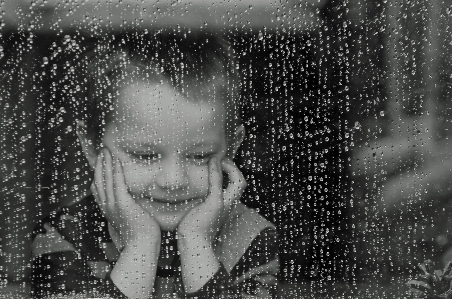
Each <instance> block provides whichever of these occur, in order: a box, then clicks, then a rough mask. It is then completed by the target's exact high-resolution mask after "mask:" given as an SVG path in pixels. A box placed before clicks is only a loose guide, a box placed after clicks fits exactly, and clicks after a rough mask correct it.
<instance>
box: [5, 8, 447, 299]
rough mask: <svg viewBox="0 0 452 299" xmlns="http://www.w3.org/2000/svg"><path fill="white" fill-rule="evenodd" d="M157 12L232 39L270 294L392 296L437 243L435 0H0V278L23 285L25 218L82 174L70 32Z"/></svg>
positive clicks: (75, 37)
mask: <svg viewBox="0 0 452 299" xmlns="http://www.w3.org/2000/svg"><path fill="white" fill-rule="evenodd" d="M163 26H171V27H174V28H177V26H184V27H190V28H192V30H212V31H215V32H217V33H218V34H222V35H224V36H226V37H227V38H229V39H230V40H231V42H232V46H233V47H234V49H235V52H236V54H237V58H238V61H239V70H240V72H241V74H242V77H243V80H242V82H243V84H242V94H243V96H244V97H245V98H246V99H247V104H246V107H245V111H244V113H243V119H244V121H245V126H246V128H247V132H248V134H247V136H246V140H245V142H244V144H243V145H242V147H241V149H240V154H239V156H238V157H237V161H236V162H237V163H238V165H239V167H240V168H241V170H242V171H243V173H244V174H245V176H246V178H247V181H248V188H247V191H246V193H245V195H244V197H243V202H244V203H245V204H247V205H248V206H250V207H253V208H256V209H257V210H258V211H259V212H260V213H261V214H262V215H264V216H265V217H266V218H267V219H269V220H271V221H272V222H274V223H275V224H276V226H277V228H278V231H279V234H280V256H281V274H280V281H281V298H304V297H306V298H307V297H310V298H312V297H314V298H323V297H324V298H334V297H341V296H342V297H341V298H343V296H344V295H345V294H347V295H350V296H352V297H353V298H402V297H404V294H405V292H406V291H407V288H406V286H405V282H406V281H407V279H409V278H410V277H411V276H413V275H414V274H416V273H417V271H418V270H417V269H416V267H417V265H418V264H419V263H420V262H422V261H423V260H424V259H426V258H430V259H432V260H434V261H435V262H436V264H437V266H438V267H440V265H442V264H444V262H445V261H448V260H452V250H451V248H452V234H451V232H450V231H449V227H451V228H452V220H451V219H452V217H450V216H449V214H450V212H451V210H452V208H451V205H450V203H449V201H451V196H450V195H451V194H452V184H451V183H450V177H451V169H452V159H451V158H452V156H451V154H452V149H451V147H450V146H449V136H450V134H451V132H449V128H451V129H452V123H451V121H450V118H449V114H450V112H451V109H452V103H451V101H450V100H449V98H450V95H451V91H452V34H451V31H452V29H451V26H452V4H451V3H450V2H449V1H440V0H304V1H301V0H278V1H276V0H242V1H239V0H235V1H234V0H231V1H228V2H225V1H218V0H210V1H203V0H192V1H185V0H177V1H158V0H148V1H144V0H143V1H138V0H122V1H121V0H117V1H97V0H96V1H94V0H65V1H59V0H36V1H35V0H3V1H0V71H1V72H0V109H1V114H0V115H1V117H0V139H1V142H0V176H1V179H2V180H1V185H0V201H1V208H0V215H1V216H0V227H1V231H0V294H2V295H4V296H5V298H10V297H11V296H10V295H11V294H16V295H17V296H21V297H24V298H26V297H27V291H28V279H29V275H30V270H31V269H30V266H31V254H30V240H31V231H32V229H33V226H34V223H36V221H37V220H38V219H40V218H42V217H43V216H44V215H46V214H48V213H49V212H50V211H52V210H53V209H55V208H57V207H59V206H62V205H66V204H69V203H72V202H74V201H76V200H78V199H80V198H81V197H82V196H84V194H85V189H86V186H88V185H89V184H90V181H89V169H88V168H87V166H86V164H85V161H84V157H83V156H82V155H81V152H80V148H79V144H78V143H77V140H76V138H75V132H74V122H75V119H76V118H77V108H78V107H77V99H78V98H80V97H82V96H83V94H84V92H85V91H84V77H83V70H84V65H83V63H81V61H82V60H81V57H82V56H83V54H84V51H85V47H86V45H88V44H90V43H94V42H96V40H98V39H100V38H102V36H103V35H106V34H115V35H117V36H118V37H120V36H121V35H123V34H125V33H127V32H133V31H136V32H141V33H143V32H148V33H149V34H152V32H153V31H154V30H157V29H158V28H161V27H163ZM2 295H0V297H1V296H2ZM8 296H9V297H8Z"/></svg>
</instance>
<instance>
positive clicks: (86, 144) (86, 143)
mask: <svg viewBox="0 0 452 299" xmlns="http://www.w3.org/2000/svg"><path fill="white" fill-rule="evenodd" d="M77 137H78V140H79V141H80V144H81V145H82V149H83V154H84V155H85V157H86V160H88V164H89V166H90V167H91V169H94V168H95V166H96V160H97V151H96V149H95V147H94V145H93V142H92V140H91V139H90V138H88V135H87V133H86V124H85V122H84V121H81V120H78V121H77Z"/></svg>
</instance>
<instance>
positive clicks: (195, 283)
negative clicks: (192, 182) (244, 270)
mask: <svg viewBox="0 0 452 299" xmlns="http://www.w3.org/2000/svg"><path fill="white" fill-rule="evenodd" d="M222 166H223V167H222V168H223V170H224V171H226V173H227V174H228V176H229V179H230V184H229V186H228V187H227V189H226V191H225V192H224V194H223V187H222V185H223V184H222V182H223V177H222V173H221V168H220V167H219V163H218V162H217V159H216V157H213V158H212V159H211V160H210V161H209V194H208V196H207V198H206V200H205V201H204V202H203V203H202V204H200V205H199V206H197V207H195V208H193V209H192V210H191V211H190V212H189V213H188V214H187V215H186V216H185V217H184V219H183V220H182V221H181V223H180V224H179V227H178V230H177V233H178V237H179V239H178V248H179V251H180V256H181V267H182V279H183V283H184V288H185V291H186V292H187V293H193V292H196V291H198V290H200V289H201V288H202V287H203V286H204V285H205V284H206V283H207V282H208V281H209V280H211V279H212V278H216V276H218V275H220V276H224V275H223V274H224V272H225V271H224V269H223V267H222V265H220V263H219V261H218V259H217V257H216V256H215V253H214V248H213V242H214V240H215V236H216V235H217V233H218V232H219V231H220V229H221V227H222V225H223V224H224V221H225V220H226V219H227V218H228V216H229V213H230V207H231V203H232V202H233V201H236V200H238V199H239V198H240V196H241V195H242V193H243V190H244V189H245V187H246V181H245V179H244V178H243V175H242V173H241V172H240V170H239V169H238V168H237V167H236V166H235V165H234V163H233V162H232V161H230V160H225V161H223V163H222ZM215 275H216V276H215ZM219 279H220V278H219Z"/></svg>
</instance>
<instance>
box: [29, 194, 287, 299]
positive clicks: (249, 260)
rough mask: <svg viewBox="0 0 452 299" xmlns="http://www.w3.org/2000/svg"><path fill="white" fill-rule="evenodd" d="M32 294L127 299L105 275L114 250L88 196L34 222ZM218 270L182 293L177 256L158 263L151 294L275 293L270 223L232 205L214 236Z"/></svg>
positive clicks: (252, 298)
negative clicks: (192, 290)
mask: <svg viewBox="0 0 452 299" xmlns="http://www.w3.org/2000/svg"><path fill="white" fill-rule="evenodd" d="M32 241H33V242H32V250H33V266H32V296H33V298H127V297H126V296H124V295H123V294H122V293H121V291H120V290H119V289H118V288H117V287H116V286H115V284H114V283H113V281H112V280H111V279H110V276H109V274H110V271H111V270H112V269H113V267H114V265H115V262H116V261H117V259H118V258H119V255H120V253H119V251H118V249H117V248H116V245H115V243H114V242H113V240H112V238H111V237H110V234H109V230H108V223H107V221H106V219H105V218H104V217H103V216H102V213H101V211H100V209H99V207H98V206H97V204H96V203H95V201H94V198H93V197H92V196H88V197H85V198H84V199H82V200H80V201H79V202H77V203H75V204H73V205H71V206H68V207H64V208H61V209H59V210H57V211H55V212H53V213H51V214H50V215H49V216H47V217H46V218H44V219H42V220H41V221H39V223H38V224H37V225H36V227H35V229H34V231H33V236H32ZM214 248H215V254H216V256H217V258H218V260H219V262H220V269H219V270H218V272H217V273H216V274H215V275H214V276H213V277H212V278H211V279H210V280H209V281H208V282H207V283H206V284H205V285H204V286H203V287H202V288H201V289H200V290H199V291H197V292H195V293H190V294H186V293H184V291H183V284H182V279H181V272H180V259H179V258H178V257H176V258H175V259H174V261H173V263H172V265H171V267H168V268H159V269H158V270H157V277H156V279H155V283H154V294H153V298H155V299H160V298H162V299H163V298H174V299H182V298H187V299H188V298H198V299H201V298H212V299H215V298H239V299H241V298H243V299H245V298H246V299H261V298H269V299H271V298H276V291H277V273H278V269H279V263H278V253H277V251H278V250H277V249H278V243H277V233H276V230H275V227H274V226H273V225H272V224H271V223H270V222H268V221H267V220H265V219H264V218H263V217H262V216H260V215H259V214H258V213H256V212H255V211H254V210H252V209H249V208H247V207H245V206H244V205H243V204H238V205H236V206H235V207H234V208H233V210H232V212H231V215H230V217H229V219H228V220H227V221H226V223H225V225H224V226H223V227H222V229H221V231H220V232H219V234H218V235H217V239H216V244H215V247H214Z"/></svg>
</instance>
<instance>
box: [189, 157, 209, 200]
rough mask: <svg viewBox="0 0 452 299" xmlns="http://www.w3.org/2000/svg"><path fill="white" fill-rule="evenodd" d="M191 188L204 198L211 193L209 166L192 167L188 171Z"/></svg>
mask: <svg viewBox="0 0 452 299" xmlns="http://www.w3.org/2000/svg"><path fill="white" fill-rule="evenodd" d="M188 176H189V182H190V188H191V189H192V190H196V191H197V193H199V194H200V195H202V196H206V195H207V193H208V192H209V167H208V165H207V164H203V165H199V166H195V167H190V169H189V170H188Z"/></svg>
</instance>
